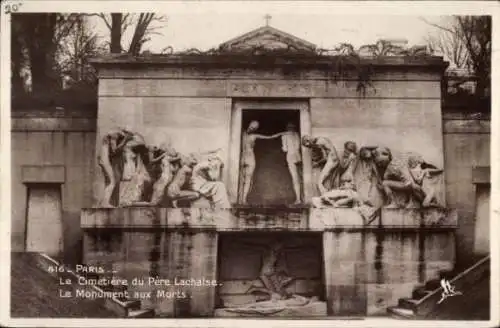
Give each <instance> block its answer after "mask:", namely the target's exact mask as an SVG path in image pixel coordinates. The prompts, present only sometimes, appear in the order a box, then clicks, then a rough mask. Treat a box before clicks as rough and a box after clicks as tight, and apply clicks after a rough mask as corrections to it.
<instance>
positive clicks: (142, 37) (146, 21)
mask: <svg viewBox="0 0 500 328" xmlns="http://www.w3.org/2000/svg"><path fill="white" fill-rule="evenodd" d="M91 16H97V17H99V18H100V19H102V20H103V22H104V23H105V24H106V27H107V28H108V29H109V32H110V41H109V45H110V46H109V49H110V52H111V53H122V52H124V49H126V50H125V52H127V53H129V54H132V55H138V54H139V53H140V52H141V49H142V46H143V45H144V44H145V43H146V42H148V41H150V40H151V36H152V35H154V34H161V33H159V32H158V31H157V30H158V29H161V28H163V27H164V25H165V23H166V22H167V18H166V16H161V15H157V14H154V13H140V14H130V13H128V14H122V13H111V14H103V13H100V14H91ZM154 25H156V26H154ZM131 26H134V32H133V35H132V40H131V42H130V44H129V45H128V47H124V46H123V44H122V41H123V40H122V39H123V35H124V34H125V32H126V31H127V29H128V28H130V27H131Z"/></svg>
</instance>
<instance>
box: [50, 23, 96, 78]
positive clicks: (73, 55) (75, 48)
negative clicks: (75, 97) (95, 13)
mask: <svg viewBox="0 0 500 328" xmlns="http://www.w3.org/2000/svg"><path fill="white" fill-rule="evenodd" d="M98 39H99V38H98V35H97V33H95V32H94V31H93V29H92V28H91V26H89V22H88V18H87V17H85V15H80V16H78V17H77V19H76V21H75V24H74V25H73V28H72V30H71V31H70V33H69V34H68V35H67V36H66V37H65V38H64V39H63V41H62V42H61V46H60V53H59V57H58V62H59V65H60V68H61V74H62V75H63V76H64V77H65V78H66V79H67V81H68V82H69V84H70V85H76V84H82V83H83V84H86V85H89V84H90V85H92V84H95V82H96V75H95V71H94V69H93V67H92V66H91V65H90V64H89V59H90V58H91V57H94V56H96V55H98V54H99V53H103V52H104V49H102V48H101V47H100V46H99V42H98V41H99V40H98Z"/></svg>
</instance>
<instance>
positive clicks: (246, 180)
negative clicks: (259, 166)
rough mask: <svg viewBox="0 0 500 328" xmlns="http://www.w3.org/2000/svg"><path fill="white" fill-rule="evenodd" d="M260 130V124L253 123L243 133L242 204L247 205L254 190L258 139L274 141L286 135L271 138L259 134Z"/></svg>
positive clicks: (275, 135)
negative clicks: (255, 150)
mask: <svg viewBox="0 0 500 328" xmlns="http://www.w3.org/2000/svg"><path fill="white" fill-rule="evenodd" d="M258 129H259V122H258V121H252V122H250V124H249V125H248V128H247V129H246V130H245V131H244V132H243V135H242V141H241V147H242V151H241V167H240V175H241V177H240V181H241V182H242V183H241V185H242V188H241V190H242V195H241V198H240V199H241V203H243V204H246V203H247V200H248V194H249V192H250V190H251V188H252V183H253V174H254V172H255V167H256V159H255V152H254V147H255V142H256V141H257V139H274V138H278V137H279V136H282V135H284V133H283V132H282V133H276V134H273V135H270V136H266V135H263V134H259V133H257V131H258Z"/></svg>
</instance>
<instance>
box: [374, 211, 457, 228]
mask: <svg viewBox="0 0 500 328" xmlns="http://www.w3.org/2000/svg"><path fill="white" fill-rule="evenodd" d="M457 224H458V222H457V212H456V211H455V210H452V209H446V208H434V207H430V208H382V212H381V226H382V227H384V228H389V227H399V228H431V227H432V228H456V227H457Z"/></svg>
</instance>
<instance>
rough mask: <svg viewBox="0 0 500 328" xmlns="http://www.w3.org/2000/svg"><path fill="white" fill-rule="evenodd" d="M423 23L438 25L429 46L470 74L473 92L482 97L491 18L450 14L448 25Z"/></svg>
mask: <svg viewBox="0 0 500 328" xmlns="http://www.w3.org/2000/svg"><path fill="white" fill-rule="evenodd" d="M424 21H425V20H424ZM425 22H427V23H428V24H430V25H432V26H434V27H436V28H437V33H436V34H434V35H432V36H430V37H429V39H428V42H429V46H430V47H431V48H433V49H435V50H439V51H440V52H442V53H443V55H444V56H446V58H447V59H448V60H450V61H451V63H452V64H453V65H454V66H456V67H457V68H464V69H467V70H468V71H469V72H470V73H472V74H473V75H474V80H475V82H476V88H475V90H476V91H475V95H476V96H479V97H484V96H485V95H486V91H487V90H488V87H489V84H490V81H491V17H490V16H453V17H452V19H451V21H450V22H449V23H448V24H436V23H432V22H428V21H425ZM464 82H466V80H462V81H460V82H459V83H464Z"/></svg>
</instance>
